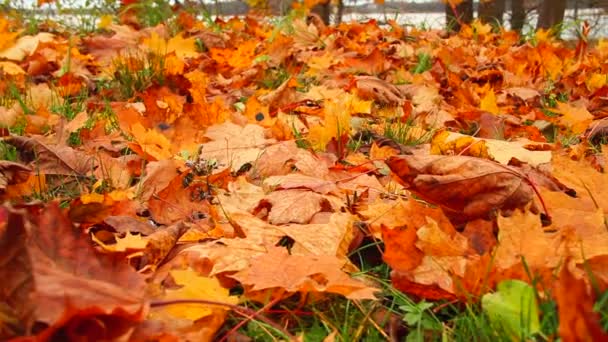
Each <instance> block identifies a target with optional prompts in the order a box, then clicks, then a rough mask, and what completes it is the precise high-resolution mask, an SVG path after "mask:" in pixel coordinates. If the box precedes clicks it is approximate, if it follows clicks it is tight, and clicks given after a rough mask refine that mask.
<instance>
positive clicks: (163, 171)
mask: <svg viewBox="0 0 608 342" xmlns="http://www.w3.org/2000/svg"><path fill="white" fill-rule="evenodd" d="M180 166H183V163H179V162H177V161H175V160H173V159H166V160H159V161H152V162H149V163H148V164H146V169H145V171H144V177H143V179H142V181H141V186H136V187H137V188H139V189H141V191H140V192H138V196H137V197H138V198H139V199H140V200H141V201H142V202H147V201H148V200H149V199H150V198H151V197H152V195H154V194H157V193H159V192H160V191H162V190H163V189H165V188H167V186H168V185H169V183H171V181H172V180H173V179H175V177H177V176H178V175H179V172H178V168H179V167H180Z"/></svg>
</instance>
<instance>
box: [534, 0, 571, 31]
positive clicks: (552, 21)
mask: <svg viewBox="0 0 608 342" xmlns="http://www.w3.org/2000/svg"><path fill="white" fill-rule="evenodd" d="M565 11H566V0H543V1H542V2H541V4H540V6H539V8H538V24H537V25H536V28H537V29H540V28H543V29H549V28H551V27H553V26H555V25H556V24H559V23H561V22H562V21H563V20H564V12H565Z"/></svg>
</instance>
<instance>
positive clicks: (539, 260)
mask: <svg viewBox="0 0 608 342" xmlns="http://www.w3.org/2000/svg"><path fill="white" fill-rule="evenodd" d="M497 224H498V228H499V231H498V245H497V247H496V249H495V259H494V260H495V261H494V263H495V265H496V267H497V268H498V269H500V270H509V269H512V268H513V269H515V271H514V272H515V273H514V275H517V276H518V277H520V278H521V279H525V271H524V269H523V266H522V260H525V262H526V265H527V267H529V269H530V270H531V272H537V271H543V272H544V271H545V270H552V269H554V268H555V267H557V266H559V265H560V264H561V262H563V258H564V256H566V255H567V250H566V245H565V243H564V241H563V240H562V238H561V236H560V235H559V234H558V233H554V232H550V231H545V230H544V229H543V227H542V224H541V219H540V216H539V215H536V214H533V213H531V212H530V211H521V210H516V211H515V212H514V213H513V215H511V216H510V217H503V216H498V218H497Z"/></svg>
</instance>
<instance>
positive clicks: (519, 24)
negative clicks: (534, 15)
mask: <svg viewBox="0 0 608 342" xmlns="http://www.w3.org/2000/svg"><path fill="white" fill-rule="evenodd" d="M525 22H526V9H525V8H524V0H511V30H515V31H521V29H522V28H523V27H524V23H525Z"/></svg>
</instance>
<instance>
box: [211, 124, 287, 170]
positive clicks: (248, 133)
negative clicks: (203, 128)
mask: <svg viewBox="0 0 608 342" xmlns="http://www.w3.org/2000/svg"><path fill="white" fill-rule="evenodd" d="M205 136H206V137H207V138H209V139H211V141H209V142H207V143H204V144H202V150H201V157H202V158H205V159H206V160H217V161H218V162H219V164H220V165H223V166H229V167H231V168H232V170H234V171H237V170H239V169H240V168H241V167H242V166H243V165H245V164H248V163H253V162H255V161H256V160H257V159H258V158H259V157H260V156H261V155H262V152H263V149H264V148H266V147H267V146H270V145H272V144H274V143H276V141H275V140H274V139H266V138H265V137H264V128H263V127H261V126H258V125H246V126H245V127H241V126H239V125H236V124H234V123H232V122H224V123H222V124H220V125H214V126H211V127H209V128H208V129H207V132H206V133H205Z"/></svg>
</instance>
